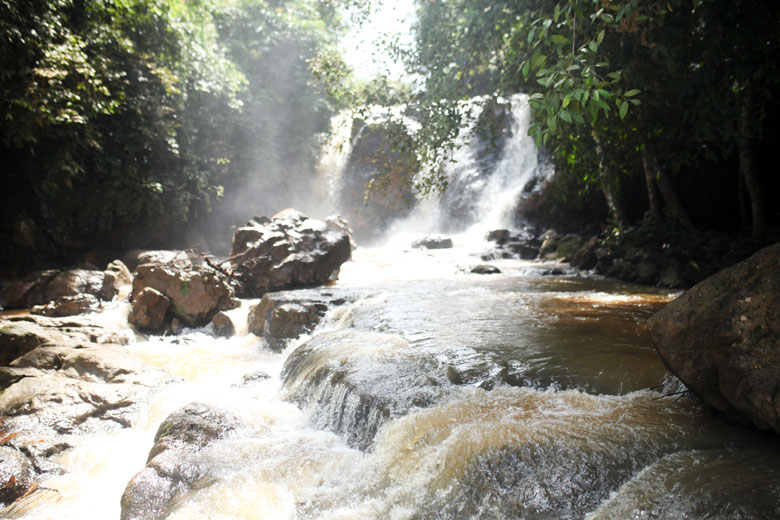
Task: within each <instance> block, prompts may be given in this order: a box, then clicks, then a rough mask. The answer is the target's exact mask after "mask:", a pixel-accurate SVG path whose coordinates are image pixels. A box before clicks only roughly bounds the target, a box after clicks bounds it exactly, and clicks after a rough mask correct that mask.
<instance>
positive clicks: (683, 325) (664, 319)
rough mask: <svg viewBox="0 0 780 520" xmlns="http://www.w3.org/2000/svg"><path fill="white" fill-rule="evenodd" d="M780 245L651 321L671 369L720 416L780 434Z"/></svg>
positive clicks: (714, 278) (705, 285) (727, 271)
mask: <svg viewBox="0 0 780 520" xmlns="http://www.w3.org/2000/svg"><path fill="white" fill-rule="evenodd" d="M778 309H780V244H775V245H773V246H770V247H768V248H765V249H762V250H761V251H759V252H758V253H756V254H755V255H753V256H752V257H750V258H749V259H747V260H745V261H744V262H741V263H739V264H736V265H734V266H732V267H730V268H728V269H725V270H723V271H721V272H720V273H717V274H715V275H713V276H711V277H710V278H708V279H706V280H704V281H703V282H701V283H699V284H698V285H696V286H695V287H693V288H692V289H690V290H689V291H688V292H687V293H685V294H684V295H683V296H681V297H680V298H678V299H676V300H674V301H673V302H671V303H669V304H668V305H667V306H666V307H664V309H662V310H661V311H660V312H659V313H657V314H656V315H655V316H653V317H652V318H651V320H650V327H651V333H652V337H653V341H654V342H655V345H656V349H657V351H658V354H659V355H660V356H661V359H662V360H663V362H664V364H665V365H666V366H667V368H668V369H669V370H670V371H671V372H672V373H674V374H675V375H677V377H679V378H680V380H681V381H683V382H684V383H685V384H686V385H687V386H688V387H689V388H690V389H691V390H693V391H694V392H695V393H696V394H697V395H699V396H700V397H701V398H702V399H703V400H704V401H706V402H707V403H709V404H710V405H712V406H713V407H714V408H715V409H717V410H719V411H721V412H723V413H725V414H727V415H729V416H732V417H736V416H744V417H745V418H747V419H749V420H750V421H751V422H752V423H753V424H754V425H755V426H756V427H758V428H760V429H774V430H775V431H777V432H780V312H778Z"/></svg>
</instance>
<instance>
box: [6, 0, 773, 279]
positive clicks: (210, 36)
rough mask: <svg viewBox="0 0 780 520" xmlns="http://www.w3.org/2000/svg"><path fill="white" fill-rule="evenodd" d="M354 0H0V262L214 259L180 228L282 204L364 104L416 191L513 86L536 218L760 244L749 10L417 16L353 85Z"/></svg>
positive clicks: (207, 231)
mask: <svg viewBox="0 0 780 520" xmlns="http://www.w3.org/2000/svg"><path fill="white" fill-rule="evenodd" d="M372 4H374V5H375V4H376V2H370V1H361V0H343V1H337V0H333V1H324V0H323V1H314V0H312V1H306V0H294V1H285V0H275V1H270V0H235V1H230V2H217V1H212V0H199V1H190V2H184V1H180V0H54V1H42V0H31V1H18V0H4V1H2V2H0V42H2V43H0V46H1V47H0V71H2V73H0V89H1V91H2V94H1V95H0V96H1V97H0V104H2V110H3V115H4V117H3V118H2V120H1V121H0V133H1V134H2V136H1V137H2V138H1V139H0V158H1V159H0V160H2V164H3V184H4V187H3V190H2V195H0V197H2V200H1V201H0V207H1V208H2V212H3V216H2V217H3V228H2V235H3V236H2V240H3V243H4V244H6V247H4V248H3V249H2V253H0V255H2V256H0V265H2V266H3V268H4V269H5V270H8V269H22V270H23V269H29V268H30V267H32V265H33V264H45V263H47V262H55V261H57V262H75V261H78V260H81V259H84V258H85V253H86V252H88V251H94V250H112V249H115V250H119V249H128V248H132V247H185V246H193V245H196V244H199V245H200V246H201V247H208V246H209V245H212V246H214V244H207V243H205V240H204V239H203V237H212V236H215V235H219V233H220V232H221V231H223V230H226V229H228V228H229V226H230V225H237V224H241V223H242V222H243V220H245V219H246V218H247V217H249V216H251V215H253V214H255V213H258V212H262V211H268V210H271V209H273V208H274V207H275V206H274V205H275V204H277V203H279V201H280V200H282V199H284V200H285V201H287V205H295V204H296V203H297V202H298V201H299V200H303V199H302V197H304V193H306V194H308V193H307V189H308V187H310V186H311V184H312V183H313V175H314V173H313V172H314V164H315V162H316V159H317V154H318V152H319V148H318V146H319V143H320V140H321V137H322V135H323V133H324V132H327V131H328V128H329V122H330V119H331V116H332V115H333V114H334V113H335V112H336V111H338V110H341V109H344V108H352V109H354V110H355V111H356V113H360V112H361V110H365V108H366V107H367V106H368V105H370V104H372V103H379V104H385V105H389V104H394V105H399V104H400V105H403V106H404V107H405V115H408V116H412V117H414V118H415V119H417V120H419V121H420V122H421V131H419V132H417V133H416V134H415V135H414V136H412V139H411V140H409V138H408V136H404V138H403V139H404V141H403V142H402V143H399V146H403V147H405V148H408V149H409V150H408V151H409V152H410V153H413V154H414V155H415V156H416V157H417V158H418V159H419V163H420V164H423V165H424V169H423V170H422V171H419V172H418V171H415V172H407V175H409V176H410V178H409V179H407V180H408V182H409V184H410V185H412V186H414V189H415V190H416V191H418V192H420V193H430V192H435V191H436V190H437V189H440V188H446V178H444V177H443V169H442V167H441V166H442V164H443V163H444V162H445V161H446V160H447V157H448V154H449V153H450V151H451V149H452V146H453V145H454V144H453V143H454V142H455V137H456V136H457V133H458V131H459V129H460V128H461V126H462V123H463V118H464V111H463V104H464V103H466V102H468V100H471V99H474V98H475V97H477V96H482V97H485V96H486V97H488V98H494V99H500V98H502V97H504V98H506V97H508V96H509V95H511V94H513V93H515V92H527V93H529V94H530V96H531V109H532V115H533V118H534V121H535V124H534V125H533V127H532V134H533V135H535V136H536V138H537V141H538V144H539V145H540V146H541V147H542V149H543V150H544V153H545V154H546V155H547V156H548V157H549V158H550V160H551V161H552V162H553V163H554V164H555V166H556V171H557V174H556V176H555V178H554V179H553V181H552V182H551V183H550V184H549V186H548V187H547V188H546V190H545V194H544V196H543V197H542V199H543V200H540V201H537V202H538V203H537V204H536V206H534V208H533V215H530V216H531V217H532V218H534V219H536V220H537V221H538V222H539V223H540V225H543V226H551V227H558V228H562V229H564V230H567V231H578V230H583V229H586V228H587V229H593V228H594V227H595V228H598V229H600V230H601V231H602V232H604V233H617V234H620V233H625V232H626V231H627V230H630V229H638V230H639V233H644V234H648V235H650V234H652V235H654V237H656V238H657V239H658V240H659V241H661V242H664V241H665V240H667V239H668V237H670V236H673V235H681V236H688V235H689V234H692V233H693V234H698V233H701V232H703V231H716V232H719V233H727V234H728V236H731V237H736V238H739V237H745V238H747V237H750V239H751V240H753V241H754V243H755V247H758V246H759V245H760V244H764V243H767V242H771V241H776V240H778V236H777V227H778V225H780V204H778V194H780V176H779V175H778V174H777V168H778V166H777V165H778V161H777V158H776V145H775V143H776V142H777V138H778V135H779V132H778V130H780V129H779V128H778V117H777V115H778V112H779V110H778V108H779V105H780V104H779V103H778V99H777V93H778V83H779V82H780V70H779V65H780V63H779V62H780V49H778V46H780V14H778V12H777V10H776V9H774V8H773V7H772V6H771V5H770V4H769V3H767V2H762V1H759V0H737V1H733V2H720V1H717V0H663V1H661V0H614V1H608V0H563V1H561V2H559V3H554V2H549V1H543V0H530V1H485V0H443V1H437V2H421V3H420V4H419V9H418V21H417V22H416V25H415V28H414V30H415V43H414V45H413V46H412V47H404V46H401V45H399V44H397V42H393V41H388V42H387V47H388V51H389V52H391V53H394V55H395V56H396V57H398V58H399V59H402V60H403V61H404V63H405V64H406V67H407V70H408V72H409V75H408V77H407V78H377V79H376V80H373V81H370V82H368V83H362V84H360V83H357V82H356V81H355V80H354V79H353V78H352V77H351V75H350V71H349V69H348V67H347V66H346V64H345V63H344V61H343V59H342V57H341V56H340V53H339V50H338V47H337V44H338V41H339V38H340V37H341V36H342V35H343V34H344V31H345V30H346V21H345V19H344V17H343V16H342V14H341V13H342V12H343V9H344V8H347V7H351V8H353V9H358V10H361V9H362V10H370V9H371V6H372ZM389 124H393V122H390V123H389ZM482 130H484V131H487V132H490V131H492V129H491V128H490V121H486V122H485V126H484V128H483V129H482ZM389 135H392V133H390V134H389ZM267 208H270V209H267ZM525 216H526V217H528V216H529V215H527V214H526V215H525ZM686 234H687V235H686ZM223 235H224V237H225V239H229V232H228V231H225V232H224V233H223ZM217 245H219V244H217Z"/></svg>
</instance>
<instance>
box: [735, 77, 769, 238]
mask: <svg viewBox="0 0 780 520" xmlns="http://www.w3.org/2000/svg"><path fill="white" fill-rule="evenodd" d="M751 104H752V96H751V93H750V87H749V86H748V87H747V88H746V89H745V92H744V94H743V95H742V103H741V105H742V106H741V109H740V113H739V132H738V134H737V149H738V150H739V174H740V176H741V177H742V178H743V179H744V181H745V188H747V192H748V195H750V209H751V215H752V217H753V238H755V239H761V238H763V237H764V235H765V234H766V214H765V212H764V199H763V197H762V195H761V184H760V183H759V181H758V175H757V174H756V171H755V165H754V163H753V151H752V150H751V148H750V126H751V125H750V123H751V120H750V112H751Z"/></svg>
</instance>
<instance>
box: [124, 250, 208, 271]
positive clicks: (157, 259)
mask: <svg viewBox="0 0 780 520" xmlns="http://www.w3.org/2000/svg"><path fill="white" fill-rule="evenodd" d="M193 259H194V258H193V257H192V255H190V254H189V253H187V252H186V251H179V250H166V249H154V250H148V249H131V250H130V251H128V252H127V253H126V254H125V256H124V257H123V258H122V262H123V263H124V264H125V265H126V266H127V268H128V269H129V270H130V271H135V269H136V268H137V267H138V266H139V265H143V264H157V265H169V266H171V267H179V268H186V267H189V266H191V265H193ZM195 260H196V263H197V259H195Z"/></svg>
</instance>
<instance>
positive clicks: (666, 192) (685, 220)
mask: <svg viewBox="0 0 780 520" xmlns="http://www.w3.org/2000/svg"><path fill="white" fill-rule="evenodd" d="M642 164H643V165H644V168H645V176H647V175H648V172H649V175H650V177H651V178H652V179H653V180H655V183H656V184H657V185H658V190H659V191H660V192H661V196H662V197H663V198H664V202H665V203H666V209H667V210H668V211H669V216H670V217H672V218H673V219H674V220H676V221H677V222H679V223H680V224H682V225H683V226H684V227H685V228H686V229H690V230H691V231H693V230H694V229H695V228H694V226H693V222H692V221H691V217H689V216H688V212H687V211H685V208H684V207H683V205H682V203H681V202H680V199H679V198H677V193H676V192H675V191H674V187H673V186H672V183H671V182H669V178H668V177H667V176H666V174H665V173H664V172H663V170H661V167H660V166H659V165H658V158H657V157H656V155H655V153H653V151H652V150H650V149H649V148H648V147H647V146H645V149H644V150H642Z"/></svg>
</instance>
